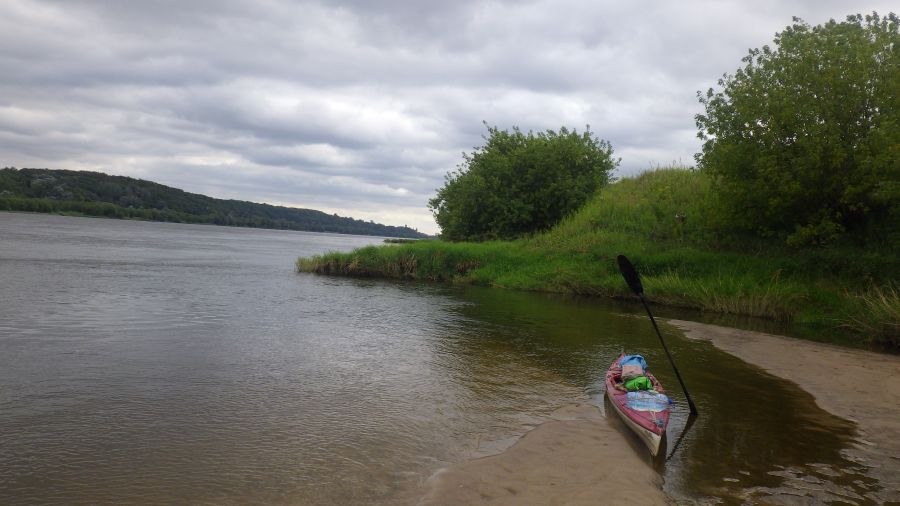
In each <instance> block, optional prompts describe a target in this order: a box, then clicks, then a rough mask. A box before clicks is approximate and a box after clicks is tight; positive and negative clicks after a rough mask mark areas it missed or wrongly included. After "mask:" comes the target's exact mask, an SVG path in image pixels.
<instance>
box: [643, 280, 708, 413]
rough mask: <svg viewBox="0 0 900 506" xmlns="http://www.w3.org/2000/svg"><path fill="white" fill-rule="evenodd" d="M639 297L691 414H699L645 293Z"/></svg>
mask: <svg viewBox="0 0 900 506" xmlns="http://www.w3.org/2000/svg"><path fill="white" fill-rule="evenodd" d="M637 296H638V297H640V299H641V304H643V305H644V309H645V310H647V316H649V317H650V322H651V323H652V324H653V330H655V331H656V336H657V337H659V342H660V343H661V344H662V347H663V350H665V352H666V356H667V357H669V363H670V364H672V369H674V370H675V377H677V378H678V383H680V384H681V389H682V390H683V391H684V397H685V398H686V399H687V402H688V407H690V408H691V414H692V415H696V414H697V406H694V401H693V400H691V394H689V393H688V389H687V387H686V386H684V380H682V379H681V373H679V372H678V367H676V366H675V360H673V359H672V354H671V353H669V347H668V346H666V341H665V340H664V339H663V336H662V333H661V332H660V331H659V327H657V326H656V320H655V319H654V318H653V313H651V312H650V306H648V305H647V299H645V298H644V294H643V293H638V294H637Z"/></svg>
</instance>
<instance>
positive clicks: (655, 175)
mask: <svg viewBox="0 0 900 506" xmlns="http://www.w3.org/2000/svg"><path fill="white" fill-rule="evenodd" d="M709 187H710V182H709V180H708V178H707V177H706V176H705V175H704V174H703V173H700V172H697V171H690V170H675V169H670V170H660V171H656V172H648V173H644V174H642V175H641V176H640V177H638V178H635V179H626V180H622V181H619V182H617V183H615V184H612V185H610V186H608V187H606V188H604V189H603V190H601V191H600V192H599V193H598V194H597V196H596V197H595V198H594V200H592V201H591V202H590V203H588V204H587V205H586V206H585V207H584V208H582V209H581V210H580V211H579V212H577V213H575V214H574V215H572V216H570V217H568V218H566V219H565V220H563V221H562V222H561V223H559V224H558V225H556V226H555V227H553V228H552V229H550V230H548V231H546V232H543V233H539V234H536V235H534V236H531V237H526V238H522V239H517V240H513V241H488V242H480V243H451V242H445V241H419V242H416V243H413V244H398V245H384V246H380V247H367V248H360V249H357V250H354V251H352V252H343V253H341V252H332V253H328V254H325V255H318V256H315V257H307V258H300V259H298V260H297V264H296V266H297V270H298V271H301V272H315V273H320V274H328V275H346V276H357V277H384V278H395V279H416V280H429V281H438V282H449V283H460V284H474V285H483V286H492V287H498V288H509V289H517V290H530V291H542V292H556V293H573V294H584V295H594V296H601V297H614V298H621V297H631V296H632V295H631V294H630V293H629V291H628V288H627V286H626V285H625V283H624V282H623V281H622V278H621V275H620V274H619V272H618V269H617V267H616V260H615V259H616V256H617V255H619V254H624V255H627V256H628V257H629V258H630V259H631V260H632V261H633V262H634V264H635V265H636V266H637V268H638V270H639V271H640V273H641V276H642V279H643V281H644V287H645V288H646V293H647V297H648V298H650V299H651V301H652V302H653V303H654V304H659V305H667V306H672V307H683V308H692V309H699V310H702V311H708V312H713V313H722V314H734V315H744V316H752V317H758V318H765V319H770V320H777V321H782V322H792V323H795V324H799V325H803V326H807V327H809V328H814V329H816V331H817V333H821V332H824V331H832V332H833V331H834V329H840V331H841V332H842V333H844V334H849V335H853V336H854V338H855V340H856V341H858V342H860V343H870V344H875V345H879V346H883V347H885V348H900V287H898V286H897V285H896V280H897V279H898V278H900V260H898V257H897V255H896V254H895V252H894V250H893V249H891V248H890V247H886V246H884V245H876V244H872V243H869V244H867V245H865V246H859V245H858V244H852V243H848V244H844V245H832V246H830V247H828V248H825V247H821V248H805V249H792V248H788V247H787V246H785V244H784V243H783V242H779V241H778V240H776V239H760V238H754V237H737V236H734V235H728V234H726V233H725V232H723V231H722V230H720V229H719V228H718V227H721V224H717V223H716V221H715V219H714V218H715V216H716V213H715V210H714V208H713V207H712V206H713V204H712V203H711V201H710V200H709V194H710V189H709Z"/></svg>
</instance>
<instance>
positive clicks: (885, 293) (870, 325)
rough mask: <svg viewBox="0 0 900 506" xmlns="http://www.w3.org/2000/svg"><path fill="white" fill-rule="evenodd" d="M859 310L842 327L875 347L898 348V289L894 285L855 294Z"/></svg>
mask: <svg viewBox="0 0 900 506" xmlns="http://www.w3.org/2000/svg"><path fill="white" fill-rule="evenodd" d="M855 299H856V300H857V301H858V302H859V304H860V306H861V310H860V311H858V312H857V313H856V315H855V316H853V317H850V318H848V319H847V321H846V322H845V323H844V326H846V327H848V328H850V329H853V330H854V331H855V332H857V333H859V334H860V335H863V336H866V337H867V339H868V340H869V341H870V342H871V343H873V344H877V345H881V346H886V347H889V348H894V349H898V348H900V289H898V288H897V286H896V285H888V286H884V287H879V286H874V287H872V289H871V290H867V291H865V292H863V293H860V294H856V295H855Z"/></svg>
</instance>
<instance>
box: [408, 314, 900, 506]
mask: <svg viewBox="0 0 900 506" xmlns="http://www.w3.org/2000/svg"><path fill="white" fill-rule="evenodd" d="M669 323H670V324H671V325H673V326H675V327H677V328H679V329H681V330H682V331H684V333H685V336H686V337H688V338H690V339H702V340H707V341H709V342H711V343H712V344H713V345H714V346H716V347H718V348H720V349H722V350H723V351H726V352H728V353H730V354H732V355H734V356H736V357H738V358H740V359H742V360H744V361H745V362H748V363H750V364H753V365H756V366H758V367H760V368H762V369H764V370H766V371H768V372H769V373H771V374H773V375H775V376H779V377H781V378H784V379H787V380H789V381H793V382H794V383H796V384H797V385H799V386H800V387H801V388H802V389H804V390H806V391H807V392H809V393H810V394H812V395H813V396H814V397H815V399H816V403H817V404H818V405H819V406H820V407H821V408H822V409H824V410H826V411H829V412H831V413H833V414H835V415H838V416H840V417H842V418H845V419H847V420H850V421H852V422H854V423H856V424H857V427H858V437H857V444H856V445H854V447H853V448H850V449H849V450H847V452H846V453H847V456H848V457H850V458H851V459H852V460H854V461H856V462H859V463H861V464H863V465H865V466H867V467H869V468H870V474H871V475H872V476H874V477H877V478H878V479H879V480H880V482H881V484H882V486H883V487H884V489H883V490H882V491H881V493H880V494H879V496H880V498H881V502H895V501H900V357H897V356H890V355H883V354H878V353H873V352H867V351H863V350H853V349H847V348H841V347H837V346H832V345H827V344H822V343H815V342H810V341H804V340H800V339H794V338H789V337H783V336H777V335H772V334H765V333H761V332H753V331H744V330H739V329H732V328H727V327H719V326H715V325H707V324H702V323H696V322H688V321H681V320H669ZM861 386H865V388H862V389H861V388H860V387H861ZM552 418H553V419H552V420H551V421H548V422H546V423H544V424H541V425H540V426H538V427H537V428H535V429H534V430H532V431H530V432H529V433H527V434H526V435H525V436H524V437H522V438H521V439H520V440H519V441H518V442H517V443H516V444H515V445H513V446H512V447H511V448H509V449H507V450H506V451H504V452H503V453H500V454H498V455H493V456H489V457H483V458H480V459H475V460H471V461H467V462H463V463H460V464H456V465H454V466H451V467H450V468H447V469H444V470H442V471H440V472H438V473H436V474H435V475H434V476H432V477H431V478H429V479H428V480H427V482H426V483H425V491H424V492H423V493H424V496H423V497H421V498H420V499H419V500H418V501H417V502H416V503H417V504H419V505H428V506H431V505H451V504H476V505H477V504H491V505H513V504H515V505H538V504H541V505H543V504H548V505H553V504H559V505H562V504H566V505H579V504H620V503H621V504H626V503H627V504H636V505H653V504H667V503H670V502H671V499H670V498H667V497H666V495H665V494H663V492H662V490H661V478H660V476H659V475H658V474H657V472H656V471H654V470H653V469H652V468H651V467H650V465H649V463H648V462H647V461H646V460H642V455H641V454H640V453H639V452H636V451H635V448H633V447H632V446H631V445H630V444H629V443H628V441H627V440H626V438H623V437H622V434H619V433H618V431H617V429H616V428H614V427H613V426H612V425H611V424H610V423H609V422H608V421H607V420H606V419H605V418H604V417H603V415H602V414H601V412H600V408H598V407H596V406H593V405H588V404H581V405H577V406H568V407H565V408H561V409H560V410H558V411H557V412H556V413H554V415H553V417H552ZM622 469H628V470H629V471H628V473H623V472H622ZM626 490H627V494H626V492H625V491H626Z"/></svg>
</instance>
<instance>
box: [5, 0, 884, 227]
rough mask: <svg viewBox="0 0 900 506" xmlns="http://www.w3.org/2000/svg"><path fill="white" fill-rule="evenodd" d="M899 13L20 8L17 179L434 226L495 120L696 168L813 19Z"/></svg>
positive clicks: (266, 4) (221, 4)
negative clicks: (715, 125)
mask: <svg viewBox="0 0 900 506" xmlns="http://www.w3.org/2000/svg"><path fill="white" fill-rule="evenodd" d="M888 7H889V4H888V3H887V2H884V1H880V0H876V1H873V2H871V3H870V4H868V5H859V4H858V2H849V1H839V0H828V1H825V2H822V1H813V0H802V1H801V0H794V1H789V2H783V1H776V0H765V1H761V2H755V3H753V4H747V3H745V2H738V1H733V2H720V1H712V0H708V1H687V2H677V3H673V2H662V3H653V4H647V3H634V2H631V3H628V2H608V1H604V2H576V1H567V2H561V1H549V0H535V1H530V2H522V1H507V2H499V1H495V2H480V1H470V0H466V1H458V2H446V1H440V2H437V1H427V2H405V1H400V0H388V1H380V2H369V1H363V0H359V1H351V0H346V1H339V2H327V3H325V2H322V3H317V2H293V1H287V0H264V1H259V0H257V1H252V2H251V1H238V0H229V1H223V0H215V1H214V0H203V1H198V0H194V1H191V2H183V1H175V0H157V1H147V2H120V1H115V0H55V1H36V0H7V1H5V2H3V3H2V5H0V75H2V76H3V77H2V79H0V163H2V164H4V165H14V166H20V167H22V166H40V167H54V168H74V169H92V170H101V171H104V172H109V173H114V174H124V175H132V176H136V177H143V178H146V179H152V180H156V181H159V182H161V183H164V184H170V185H173V186H178V187H180V188H184V189H186V190H188V191H194V192H199V193H206V194H209V195H213V196H217V197H223V198H238V199H245V200H253V201H264V202H271V203H277V204H283V205H296V206H302V207H309V208H315V209H322V210H325V211H328V212H338V213H340V214H344V215H349V216H354V217H359V218H364V219H374V220H375V221H381V222H385V223H391V224H408V225H412V226H416V227H419V228H420V229H422V230H426V231H434V230H435V226H434V223H433V221H432V220H431V217H430V215H429V214H428V211H427V209H426V207H425V205H426V202H427V200H428V198H430V197H431V196H432V195H433V192H434V189H435V188H437V187H438V186H440V185H441V184H442V182H443V175H444V174H445V173H446V172H447V171H448V170H450V169H453V168H454V167H455V166H456V164H458V163H459V161H460V159H461V157H460V154H461V152H463V151H471V149H472V148H473V147H475V146H477V145H480V144H481V142H482V139H481V136H482V135H483V134H484V132H485V131H484V127H483V125H482V120H485V121H487V122H488V123H489V124H491V125H496V126H499V127H501V128H508V127H511V126H513V125H517V126H519V127H521V128H523V129H525V130H529V129H533V130H544V129H547V128H554V129H556V128H558V127H560V126H563V125H565V126H568V127H575V128H578V129H579V130H581V129H583V128H584V126H585V125H587V124H590V125H591V128H592V130H593V131H594V132H595V133H596V134H597V135H598V136H600V137H601V138H604V139H608V140H610V141H611V142H612V144H613V146H614V148H615V149H616V154H617V156H620V157H621V158H622V165H621V168H620V171H619V173H620V174H622V175H630V174H635V173H637V172H639V171H640V170H643V169H646V168H648V167H652V166H654V165H656V164H666V163H669V162H672V161H676V162H677V161H681V162H683V163H692V155H693V154H694V152H695V151H696V150H697V149H698V147H699V146H698V141H697V140H696V137H695V134H696V128H695V126H694V121H693V116H694V115H695V114H696V113H698V112H699V105H698V104H697V101H696V98H695V93H696V91H697V90H700V89H705V88H707V87H710V86H712V85H714V83H715V81H716V79H717V78H718V77H719V76H720V75H721V74H722V73H724V72H730V71H733V70H734V69H735V68H737V67H738V66H739V64H740V58H741V57H742V56H743V55H744V54H746V51H747V49H748V48H750V47H759V46H761V45H763V44H767V43H771V40H772V38H773V36H774V34H775V33H776V32H777V31H780V30H781V29H783V28H784V26H786V25H788V24H790V22H791V17H792V16H794V15H797V16H800V17H802V18H804V19H806V20H807V21H809V22H811V23H821V22H824V21H826V20H827V19H829V18H837V19H841V18H843V17H844V16H845V15H847V14H850V13H854V12H869V11H871V10H879V11H880V12H884V13H886V12H888V11H889V8H888Z"/></svg>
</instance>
